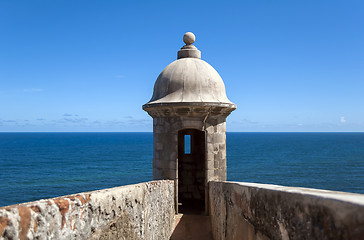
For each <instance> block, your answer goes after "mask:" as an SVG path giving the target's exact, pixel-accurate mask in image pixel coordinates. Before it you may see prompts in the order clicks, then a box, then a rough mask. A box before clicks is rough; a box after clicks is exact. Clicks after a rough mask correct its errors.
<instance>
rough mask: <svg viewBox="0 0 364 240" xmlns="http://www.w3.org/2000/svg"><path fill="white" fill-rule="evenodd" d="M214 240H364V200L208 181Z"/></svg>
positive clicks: (359, 196) (322, 192)
mask: <svg viewBox="0 0 364 240" xmlns="http://www.w3.org/2000/svg"><path fill="white" fill-rule="evenodd" d="M209 197H210V216H211V220H212V221H211V222H212V232H213V236H214V239H215V240H225V239H242V240H245V239H249V240H253V239H254V240H257V239H261V240H266V239H282V240H294V239H300V240H301V239H320V240H324V239H346V240H348V239H364V195H362V194H353V193H344V192H334V191H327V190H317V189H308V188H298V187H283V186H276V185H267V184H256V183H238V182H209Z"/></svg>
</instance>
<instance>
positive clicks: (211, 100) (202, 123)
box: [143, 32, 236, 214]
mask: <svg viewBox="0 0 364 240" xmlns="http://www.w3.org/2000/svg"><path fill="white" fill-rule="evenodd" d="M183 41H184V42H185V44H186V45H185V46H183V47H182V48H181V50H179V51H178V55H177V56H178V57H177V60H176V61H174V62H172V63H171V64H169V65H168V66H167V67H166V68H165V69H164V70H163V71H162V73H161V74H160V75H159V77H158V78H157V80H156V82H155V85H154V92H153V96H152V99H151V100H150V101H149V102H148V103H146V104H145V105H143V109H144V110H145V111H147V112H148V114H149V115H150V116H151V117H153V138H154V140H153V141H154V154H153V178H154V179H155V180H160V179H172V180H175V186H176V191H175V192H176V196H175V204H176V211H177V212H179V213H195V214H208V199H209V198H208V182H209V181H212V180H214V181H225V180H226V117H227V116H228V115H229V114H230V113H231V112H232V111H233V110H235V109H236V105H235V104H233V103H232V102H230V100H229V99H228V98H227V97H226V92H225V85H224V82H223V81H222V79H221V77H220V75H219V74H218V73H217V72H216V70H215V69H214V68H213V67H212V66H211V65H209V64H208V63H206V62H205V61H203V60H201V52H200V51H199V50H198V49H197V48H196V47H195V46H194V45H193V43H194V41H195V35H194V34H193V33H191V32H188V33H186V34H185V35H184V36H183ZM186 136H188V138H189V139H190V141H186V139H187V137H186ZM186 144H188V145H190V146H185V145H186Z"/></svg>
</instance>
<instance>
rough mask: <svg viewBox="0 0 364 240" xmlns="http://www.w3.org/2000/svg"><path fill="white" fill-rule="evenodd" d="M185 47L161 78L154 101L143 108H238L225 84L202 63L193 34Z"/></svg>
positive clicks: (154, 94) (211, 68) (214, 72)
mask: <svg viewBox="0 0 364 240" xmlns="http://www.w3.org/2000/svg"><path fill="white" fill-rule="evenodd" d="M183 40H184V42H185V43H186V45H185V46H184V47H182V48H181V50H180V51H179V52H178V59H177V60H176V61H174V62H172V63H171V64H169V65H168V66H167V67H166V68H165V69H164V70H163V71H162V72H161V74H160V75H159V76H158V78H157V80H156V82H155V85H154V92H153V96H152V99H151V100H150V101H149V102H148V103H147V104H145V105H144V106H143V109H146V108H148V107H152V106H156V105H173V104H177V105H181V104H182V105H185V104H186V105H189V104H193V105H200V104H201V105H204V106H206V105H223V106H224V107H229V108H234V109H235V108H236V105H235V104H233V103H232V102H230V100H229V99H228V98H227V96H226V92H225V85H224V82H223V80H222V79H221V77H220V75H219V74H218V73H217V71H216V70H215V69H214V68H213V67H212V66H211V65H210V64H208V63H207V62H205V61H203V60H201V59H200V58H201V52H200V51H199V50H197V48H196V47H195V46H193V45H192V43H193V42H194V40H195V36H194V35H193V33H186V34H185V36H184V38H183Z"/></svg>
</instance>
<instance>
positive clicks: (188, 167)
mask: <svg viewBox="0 0 364 240" xmlns="http://www.w3.org/2000/svg"><path fill="white" fill-rule="evenodd" d="M205 148H206V140H205V132H204V131H200V130H196V129H183V130H180V131H179V132H178V212H180V213H194V214H202V213H204V211H205V182H206V179H205V178H206V176H205V159H206V156H205V152H206V151H205V150H206V149H205Z"/></svg>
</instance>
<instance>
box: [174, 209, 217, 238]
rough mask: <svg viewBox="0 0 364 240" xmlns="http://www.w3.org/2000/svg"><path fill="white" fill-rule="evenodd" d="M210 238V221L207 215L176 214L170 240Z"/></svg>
mask: <svg viewBox="0 0 364 240" xmlns="http://www.w3.org/2000/svg"><path fill="white" fill-rule="evenodd" d="M180 239H184V240H195V239H196V240H211V239H212V232H211V221H210V217H209V216H204V215H192V214H178V215H176V216H175V228H174V231H173V233H172V236H171V240H180Z"/></svg>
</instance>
